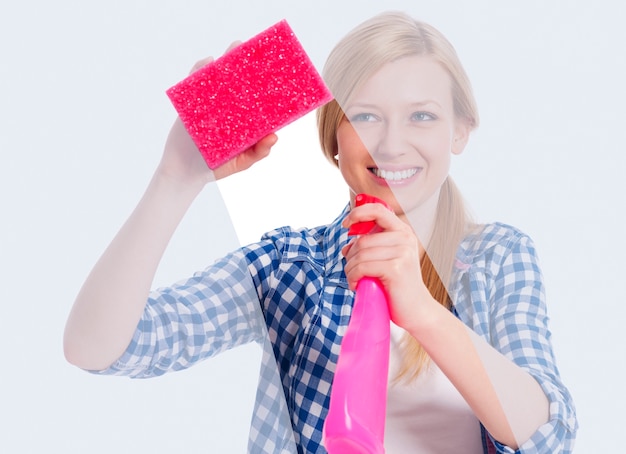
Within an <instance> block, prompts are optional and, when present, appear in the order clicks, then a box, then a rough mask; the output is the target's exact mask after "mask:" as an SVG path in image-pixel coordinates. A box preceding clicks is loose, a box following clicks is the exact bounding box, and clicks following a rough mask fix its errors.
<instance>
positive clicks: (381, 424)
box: [323, 194, 390, 454]
mask: <svg viewBox="0 0 626 454" xmlns="http://www.w3.org/2000/svg"><path fill="white" fill-rule="evenodd" d="M355 202H356V206H360V205H363V204H365V203H382V204H383V205H385V206H386V207H387V208H389V206H387V204H386V203H385V202H384V201H382V200H380V199H378V198H376V197H373V196H370V195H366V194H359V195H357V196H356V200H355ZM376 231H378V226H377V225H376V223H375V222H374V221H371V222H361V223H358V224H354V225H352V226H351V227H350V230H349V232H348V234H349V235H363V234H367V233H374V232H376ZM389 322H390V317H389V307H388V305H387V297H386V295H385V292H384V289H383V286H382V284H381V283H380V281H379V280H378V279H377V278H371V277H364V278H362V279H361V280H360V281H359V282H358V283H357V287H356V296H355V299H354V306H353V309H352V316H351V318H350V322H349V323H348V328H347V330H346V333H345V335H344V337H343V340H342V343H341V350H340V353H339V359H338V361H337V369H336V370H335V377H334V379H333V385H332V390H331V394H330V406H329V410H328V416H327V417H326V421H325V422H324V430H323V439H324V446H325V447H326V450H327V451H328V453H329V454H384V452H385V448H384V446H383V440H384V430H385V412H386V408H387V379H388V369H389Z"/></svg>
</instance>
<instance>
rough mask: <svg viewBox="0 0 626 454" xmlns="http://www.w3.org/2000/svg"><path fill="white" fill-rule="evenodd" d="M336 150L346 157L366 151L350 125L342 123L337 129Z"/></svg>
mask: <svg viewBox="0 0 626 454" xmlns="http://www.w3.org/2000/svg"><path fill="white" fill-rule="evenodd" d="M337 150H338V151H339V153H341V154H342V155H344V156H346V157H347V156H350V155H353V156H354V155H357V154H359V153H363V152H364V151H366V150H365V147H364V145H363V142H362V141H361V138H360V137H359V135H358V134H357V132H356V131H355V129H354V128H353V127H352V125H350V123H343V124H341V126H339V128H338V129H337ZM340 161H341V160H340Z"/></svg>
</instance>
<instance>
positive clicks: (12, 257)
mask: <svg viewBox="0 0 626 454" xmlns="http://www.w3.org/2000/svg"><path fill="white" fill-rule="evenodd" d="M381 3H382V2H362V1H356V0H354V1H344V2H338V1H336V0H333V1H327V0H317V1H316V2H288V1H287V0H283V1H278V0H274V1H264V2H254V1H252V0H250V1H243V0H239V1H238V0H234V1H230V2H219V4H218V2H210V1H208V0H206V1H203V2H200V1H195V2H194V1H182V0H181V1H176V2H174V1H165V0H152V1H148V0H145V1H140V0H125V1H120V0H110V1H108V2H99V3H96V2H81V1H78V0H57V1H55V2H45V1H43V0H34V1H24V2H20V3H19V4H18V3H17V2H15V3H13V4H10V5H8V4H7V2H3V3H2V6H0V152H1V157H2V160H1V161H0V184H1V186H0V188H1V191H0V207H1V209H2V211H1V212H2V222H1V223H0V229H1V230H0V232H1V234H0V284H1V286H0V289H1V290H2V294H1V295H2V297H1V300H0V301H1V302H0V305H1V306H0V336H1V338H0V340H1V343H0V345H1V347H0V348H1V349H2V350H1V352H2V355H1V358H2V366H1V367H2V369H1V373H0V452H11V453H13V452H15V453H41V452H64V453H82V452H91V453H108V452H118V453H155V452H156V453H160V452H167V451H169V450H171V449H174V448H179V449H180V450H181V451H182V450H183V448H184V450H185V452H187V453H201V452H202V453H208V452H216V453H217V452H220V453H222V452H228V453H230V452H233V453H238V452H244V450H245V445H246V435H247V429H248V422H249V418H250V407H251V403H252V399H253V396H254V388H255V385H256V378H257V372H258V366H259V352H258V348H257V347H256V346H248V347H242V348H240V349H238V350H235V351H233V352H229V353H227V354H224V355H222V356H220V357H217V358H214V359H211V360H209V361H207V362H205V363H203V364H201V365H199V366H197V367H195V368H193V369H191V370H188V371H185V372H180V373H177V374H171V375H169V376H166V377H162V378H159V379H154V380H146V381H133V380H128V379H124V378H109V377H96V376H92V375H89V374H86V373H84V372H82V371H80V370H78V369H76V368H73V367H72V366H69V365H68V364H66V363H65V361H64V359H63V354H62V332H63V326H64V323H65V319H66V316H67V314H68V312H69V310H70V307H71V304H72V302H73V299H74V297H75V295H76V293H77V292H78V290H79V288H80V285H81V283H82V281H83V280H84V278H85V277H86V274H87V273H88V272H89V270H90V268H91V266H92V265H93V263H94V262H95V261H96V259H97V258H98V256H99V255H100V253H101V252H102V251H103V249H104V248H105V247H106V245H107V243H108V241H109V240H110V239H111V238H112V236H113V235H114V234H115V232H116V231H117V229H118V228H119V227H120V225H121V223H122V222H123V221H124V219H125V218H126V217H127V215H128V214H129V213H130V211H131V210H132V208H133V207H134V205H135V203H136V202H137V200H138V199H139V197H140V196H141V194H142V192H143V189H144V188H145V186H146V184H147V182H148V180H149V178H150V175H151V173H152V171H153V169H154V167H155V165H156V164H157V162H158V160H159V157H160V153H161V150H162V146H163V143H164V140H165V137H166V135H167V131H168V129H169V125H170V123H171V122H172V121H173V119H174V117H175V114H174V111H173V108H172V107H171V105H170V104H169V101H168V100H167V98H166V96H165V94H164V91H165V90H166V89H167V88H168V87H169V86H171V85H173V84H174V83H176V82H178V81H179V80H180V79H182V78H183V77H184V76H185V75H186V74H187V72H188V70H189V68H190V67H191V66H192V65H193V63H194V62H195V61H196V60H197V59H199V58H201V57H204V56H206V55H219V54H221V52H222V51H223V50H224V49H225V48H226V47H227V46H228V45H229V43H230V42H231V41H233V40H236V39H242V40H245V39H248V38H249V37H251V36H253V35H255V34H256V33H258V32H260V31H261V30H263V29H265V28H267V27H268V26H270V25H272V24H273V23H275V22H277V21H278V20H280V19H283V18H286V19H287V20H288V21H289V23H290V25H291V26H292V28H293V29H294V31H295V32H296V35H297V36H298V37H299V39H300V41H301V42H302V44H303V45H304V47H305V49H307V51H308V53H309V55H310V56H311V58H312V60H313V61H314V63H315V64H316V66H317V67H318V68H319V69H321V67H322V65H323V62H324V59H325V57H326V55H327V54H328V52H329V51H330V49H331V48H332V46H333V44H334V43H335V42H336V41H337V40H338V39H339V38H340V37H341V36H343V35H344V34H345V33H346V32H347V31H348V30H349V29H351V28H352V27H353V26H354V25H356V24H357V23H359V22H360V21H362V20H363V19H365V18H367V17H370V16H371V15H373V14H374V13H377V12H379V11H381V10H382V9H383V7H381V6H380V4H381ZM614 3H615V4H613V2H609V1H596V2H593V4H592V3H591V2H580V1H569V2H566V1H552V2H543V1H542V2H540V1H526V2H496V1H493V2H489V1H484V0H481V1H473V2H471V3H470V2H461V1H458V2H452V1H446V2H432V1H429V2H425V1H416V0H411V1H409V0H406V1H389V2H385V6H384V9H400V10H404V11H407V12H409V13H411V14H412V15H413V16H415V17H418V18H420V19H423V20H425V21H427V22H430V23H431V24H433V25H435V26H436V27H438V28H439V29H440V30H441V31H443V32H444V34H445V35H446V36H447V37H448V38H449V39H450V40H451V41H452V42H453V44H454V45H455V47H456V48H457V50H458V52H459V54H460V57H461V59H462V61H463V62H464V64H465V66H466V69H467V71H468V73H469V75H470V78H471V80H472V82H473V84H474V87H475V92H476V96H477V98H478V103H479V108H480V112H481V116H482V125H481V127H480V129H479V130H478V131H476V133H475V134H474V136H473V138H472V140H471V142H470V145H469V146H468V148H467V149H466V151H465V153H464V154H463V155H462V156H460V157H458V158H457V159H456V161H455V162H454V164H453V175H454V177H455V178H456V180H457V182H458V183H459V185H460V186H461V188H462V190H463V191H464V193H465V195H466V197H467V198H468V200H469V202H470V204H471V206H472V207H473V209H474V211H475V213H476V215H477V217H478V218H479V219H480V220H484V221H491V220H500V221H504V222H507V223H510V224H513V225H516V226H518V227H520V228H521V229H522V230H524V231H526V232H527V233H529V234H530V235H531V236H532V237H533V239H534V240H535V242H536V244H537V247H538V250H539V254H540V259H541V263H542V265H543V270H544V274H545V280H546V285H547V290H548V304H549V311H550V315H551V318H552V329H553V332H554V339H553V340H554V346H555V350H556V353H557V358H558V364H559V366H560V370H561V373H562V376H563V378H564V380H565V382H566V384H567V385H568V386H569V387H570V390H571V391H572V393H573V395H574V398H575V401H576V404H577V408H578V414H579V420H580V424H581V430H580V433H579V437H578V443H577V450H576V452H580V453H595V452H614V450H615V448H614V446H615V444H616V442H617V444H618V446H619V445H620V444H621V443H620V441H619V440H620V438H622V437H621V434H622V431H623V422H624V421H625V420H626V418H625V417H624V412H623V407H624V404H626V392H625V391H624V386H623V379H624V372H625V360H624V353H623V345H624V340H623V336H622V335H621V334H620V333H621V330H622V329H623V326H624V322H625V321H626V320H625V314H626V310H625V309H624V295H623V293H624V278H623V271H622V269H621V267H622V266H623V258H624V256H625V252H626V250H625V247H624V240H623V233H622V232H623V227H622V224H623V221H624V218H625V216H624V214H623V210H624V194H625V193H626V192H625V184H624V176H623V173H624V170H626V169H625V167H626V166H625V163H626V161H625V157H624V154H625V152H626V149H625V148H626V147H625V146H624V136H623V131H624V125H625V123H626V114H625V113H624V106H625V105H626V90H624V82H623V81H624V80H626V59H625V58H624V51H623V43H624V42H626V33H625V32H624V31H623V30H624V28H623V20H624V19H625V16H626V15H625V13H626V8H625V7H624V6H622V4H618V3H617V2H614ZM279 136H280V141H279V144H278V145H277V146H276V147H275V149H274V151H273V154H272V156H271V157H270V158H268V159H267V160H266V161H265V162H263V163H261V164H259V165H258V166H256V168H253V169H251V170H250V171H249V172H247V173H246V174H244V175H241V176H237V177H234V178H232V179H231V180H230V181H228V180H227V181H225V182H224V183H223V184H221V183H220V188H219V189H220V190H221V195H220V191H218V188H217V187H216V186H215V185H213V186H211V187H209V188H207V190H206V191H205V192H204V193H203V194H202V195H201V196H200V197H199V199H198V200H197V202H196V203H195V204H194V205H193V207H192V209H191V211H190V213H189V215H188V216H187V217H186V218H185V220H184V221H183V223H182V225H181V227H180V229H179V231H178V232H177V234H176V236H175V238H174V239H173V240H172V244H171V247H170V249H169V250H168V252H167V254H166V257H165V258H164V260H163V263H162V267H161V269H160V270H159V273H158V275H157V278H156V280H155V285H162V284H168V283H171V282H172V281H174V280H177V279H179V278H182V277H184V276H187V275H189V274H190V273H191V272H193V271H194V270H196V269H199V268H202V267H204V266H205V265H207V264H209V263H210V262H211V261H212V260H213V259H214V258H215V257H217V256H219V255H221V254H222V253H224V252H226V251H228V250H230V249H232V248H235V247H236V246H238V245H239V244H243V243H248V242H251V241H255V240H256V239H258V237H259V236H260V234H261V233H262V232H264V231H266V230H269V229H271V228H273V227H276V226H279V225H284V224H291V225H294V226H296V227H299V226H303V225H308V226H313V225H317V224H320V223H326V222H328V221H330V220H332V219H333V218H334V217H335V215H336V214H338V212H339V210H340V209H341V208H342V207H343V205H344V204H345V202H346V200H347V191H346V189H345V188H344V187H343V186H342V184H341V182H340V180H339V176H338V175H337V172H336V171H334V169H332V168H331V167H330V166H329V165H328V164H327V163H326V162H325V160H324V159H323V158H322V157H321V154H320V152H319V147H318V145H317V136H316V132H315V128H314V122H313V117H312V116H311V115H309V116H307V117H305V118H303V119H302V120H300V121H298V122H296V123H295V124H293V125H291V126H289V127H287V128H286V129H285V130H283V131H282V132H281V133H280V134H279ZM225 207H228V211H229V212H230V216H231V218H232V224H231V220H230V219H229V213H228V212H227V210H226V208H225ZM233 226H234V227H233ZM235 232H236V234H235Z"/></svg>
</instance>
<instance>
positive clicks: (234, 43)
mask: <svg viewBox="0 0 626 454" xmlns="http://www.w3.org/2000/svg"><path fill="white" fill-rule="evenodd" d="M240 44H241V41H239V40H237V41H233V42H232V43H230V46H228V49H226V52H230V51H231V50H233V49H234V48H235V47H237V46H238V45H240Z"/></svg>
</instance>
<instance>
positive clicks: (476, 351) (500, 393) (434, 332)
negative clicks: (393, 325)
mask: <svg viewBox="0 0 626 454" xmlns="http://www.w3.org/2000/svg"><path fill="white" fill-rule="evenodd" d="M435 304H436V303H435ZM410 332H411V333H412V334H413V335H414V336H415V337H416V338H417V339H418V341H419V342H420V343H421V344H422V346H423V347H424V349H425V350H426V351H427V352H428V354H429V356H430V357H431V359H432V360H433V361H434V362H435V363H436V364H437V366H438V367H439V368H440V369H441V370H442V371H443V372H444V374H445V375H446V376H447V377H448V379H449V380H450V381H451V382H452V384H453V385H454V386H455V387H456V388H457V390H458V391H459V392H460V394H461V395H462V396H463V397H464V399H465V400H466V401H467V403H468V404H469V406H470V407H471V408H472V410H473V411H474V413H475V414H476V416H477V417H478V419H479V420H480V421H481V423H482V424H483V425H484V426H485V428H486V429H487V430H488V431H489V433H490V434H491V435H492V436H493V437H494V438H495V439H496V440H498V441H500V442H501V443H503V444H505V445H507V446H509V447H511V448H514V449H516V448H517V447H519V446H520V445H521V444H523V443H524V442H525V441H526V440H527V439H528V438H530V436H531V435H532V434H533V433H534V432H535V431H536V430H537V428H538V427H539V426H541V425H542V424H544V423H545V422H547V421H548V417H549V408H548V407H549V403H548V400H547V398H546V396H545V394H544V392H543V390H542V389H541V387H540V386H539V384H538V383H537V381H536V380H535V379H534V378H533V377H532V376H531V375H530V374H528V373H527V372H526V371H524V370H523V369H522V368H520V367H519V366H517V365H516V364H515V363H513V362H512V361H510V360H509V359H508V358H506V357H505V356H503V355H502V354H500V353H499V352H498V351H496V350H495V349H494V348H492V347H491V346H490V345H489V344H487V342H485V341H484V340H483V339H482V338H480V337H479V336H478V335H476V334H475V333H474V332H473V331H472V330H471V329H470V328H468V327H467V326H465V325H464V324H463V323H462V322H461V321H460V320H458V319H457V318H456V317H455V316H454V315H453V314H452V313H451V312H449V311H448V310H446V309H445V308H443V307H442V306H441V305H439V304H437V305H436V306H434V305H433V306H432V310H431V311H430V315H429V316H428V318H427V319H426V320H423V323H420V326H419V328H417V329H416V330H410Z"/></svg>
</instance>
